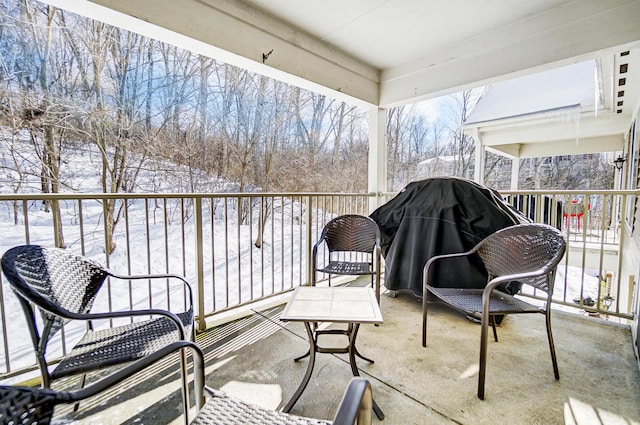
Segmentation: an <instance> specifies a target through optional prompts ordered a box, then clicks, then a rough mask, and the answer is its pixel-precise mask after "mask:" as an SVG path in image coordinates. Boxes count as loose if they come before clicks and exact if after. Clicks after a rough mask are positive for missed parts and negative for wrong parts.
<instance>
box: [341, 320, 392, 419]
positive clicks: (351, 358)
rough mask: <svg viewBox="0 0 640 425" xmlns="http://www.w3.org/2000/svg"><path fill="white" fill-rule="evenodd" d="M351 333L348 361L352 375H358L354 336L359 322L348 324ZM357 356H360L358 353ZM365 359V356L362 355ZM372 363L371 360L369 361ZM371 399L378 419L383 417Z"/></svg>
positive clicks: (358, 327)
mask: <svg viewBox="0 0 640 425" xmlns="http://www.w3.org/2000/svg"><path fill="white" fill-rule="evenodd" d="M349 327H350V330H351V333H350V334H349V363H350V364H351V372H352V373H353V376H360V371H358V365H357V364H356V354H358V349H357V348H356V337H357V336H358V329H360V324H359V323H353V324H350V325H349ZM358 356H359V357H362V356H360V355H359V354H358ZM362 358H363V359H365V360H368V359H366V358H365V357H362ZM371 363H373V362H371ZM372 401H373V411H374V412H375V414H376V416H377V417H378V419H380V420H383V419H384V413H382V409H380V406H378V403H376V401H375V400H372Z"/></svg>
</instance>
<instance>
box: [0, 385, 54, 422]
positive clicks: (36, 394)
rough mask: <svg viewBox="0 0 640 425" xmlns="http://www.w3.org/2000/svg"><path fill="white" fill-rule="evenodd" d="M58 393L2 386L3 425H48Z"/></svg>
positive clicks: (0, 396) (0, 410)
mask: <svg viewBox="0 0 640 425" xmlns="http://www.w3.org/2000/svg"><path fill="white" fill-rule="evenodd" d="M56 394H57V393H55V392H53V391H51V390H46V389H40V388H27V387H11V386H4V385H3V386H0V419H2V423H3V424H20V425H30V424H38V425H47V424H49V422H50V421H51V416H53V408H54V407H55V405H56V404H58V403H59V401H58V399H57V396H56Z"/></svg>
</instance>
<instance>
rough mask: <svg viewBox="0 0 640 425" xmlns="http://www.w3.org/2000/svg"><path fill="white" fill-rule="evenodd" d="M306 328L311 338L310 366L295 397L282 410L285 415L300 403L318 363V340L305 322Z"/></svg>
mask: <svg viewBox="0 0 640 425" xmlns="http://www.w3.org/2000/svg"><path fill="white" fill-rule="evenodd" d="M304 327H305V329H306V330H307V336H308V337H309V353H308V355H309V364H308V365H307V372H306V373H305V374H304V378H302V382H301V383H300V385H299V386H298V389H297V390H296V392H295V393H293V396H292V397H291V399H290V400H289V402H288V403H287V405H286V406H284V409H282V411H283V412H285V413H289V412H290V411H291V408H292V407H293V405H294V404H296V401H298V399H299V398H300V396H301V395H302V392H303V391H304V389H305V388H307V384H308V383H309V379H310V378H311V373H312V372H313V366H314V364H315V362H316V351H317V350H316V339H315V338H314V336H313V331H312V330H311V325H310V324H309V322H304ZM306 356H307V354H305V355H303V356H301V357H299V358H297V359H295V361H298V360H300V359H301V358H302V357H306Z"/></svg>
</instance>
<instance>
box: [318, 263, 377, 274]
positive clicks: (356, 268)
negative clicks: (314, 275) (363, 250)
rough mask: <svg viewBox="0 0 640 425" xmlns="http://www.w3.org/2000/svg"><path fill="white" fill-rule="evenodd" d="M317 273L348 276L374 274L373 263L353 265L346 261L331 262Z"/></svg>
mask: <svg viewBox="0 0 640 425" xmlns="http://www.w3.org/2000/svg"><path fill="white" fill-rule="evenodd" d="M316 271H319V272H323V273H331V274H347V275H367V274H372V273H374V270H373V268H372V267H371V263H356V262H354V263H351V262H346V261H331V262H329V263H328V264H327V265H326V266H325V267H323V268H321V269H318V270H316Z"/></svg>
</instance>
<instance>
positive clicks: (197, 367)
mask: <svg viewBox="0 0 640 425" xmlns="http://www.w3.org/2000/svg"><path fill="white" fill-rule="evenodd" d="M184 350H191V352H192V353H193V359H194V362H195V364H194V379H195V387H196V408H197V409H200V408H201V407H202V403H203V401H204V396H203V391H202V388H203V384H204V363H203V354H202V351H201V350H200V348H198V346H197V345H196V344H195V343H193V342H191V341H178V342H174V343H171V344H169V345H167V346H165V347H163V348H161V349H159V350H157V351H155V352H154V353H152V354H150V355H148V356H146V357H143V358H141V359H139V360H137V361H135V362H133V363H130V364H128V365H127V366H125V367H123V368H120V369H118V370H117V371H116V372H114V373H112V374H111V375H109V376H108V377H106V378H104V379H101V380H99V381H96V382H95V383H92V384H90V385H88V386H86V387H85V388H82V389H80V390H77V391H54V390H51V389H49V388H31V387H19V386H8V385H2V386H0V423H2V424H20V425H31V424H34V425H35V424H37V425H47V424H49V423H50V422H51V419H52V417H53V414H54V408H55V406H57V405H59V404H72V403H76V404H77V403H78V402H80V401H81V400H84V399H87V398H89V397H92V396H95V395H97V394H99V393H101V392H103V391H106V390H108V389H109V388H111V387H113V386H115V385H117V384H118V383H120V382H122V381H123V380H124V379H126V378H129V377H131V376H133V375H135V374H136V373H138V372H140V371H142V370H144V369H145V368H147V367H148V366H151V365H152V364H154V363H155V362H158V361H160V360H162V359H163V358H165V357H167V356H168V355H170V354H174V353H176V352H179V351H180V352H182V351H184ZM186 416H187V415H186V412H185V422H188V420H187V418H186Z"/></svg>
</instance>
